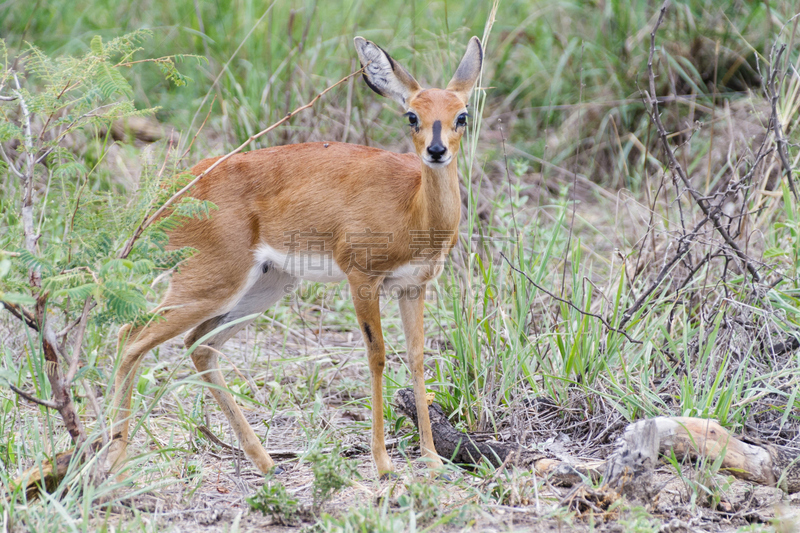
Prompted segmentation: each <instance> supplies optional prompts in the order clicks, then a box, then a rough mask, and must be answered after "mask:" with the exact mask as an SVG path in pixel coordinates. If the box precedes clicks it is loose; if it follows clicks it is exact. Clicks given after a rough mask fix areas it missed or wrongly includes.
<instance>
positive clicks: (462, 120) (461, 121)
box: [456, 113, 469, 127]
mask: <svg viewBox="0 0 800 533" xmlns="http://www.w3.org/2000/svg"><path fill="white" fill-rule="evenodd" d="M468 116H469V114H468V113H461V114H460V115H458V118H456V127H459V126H466V125H467V117H468Z"/></svg>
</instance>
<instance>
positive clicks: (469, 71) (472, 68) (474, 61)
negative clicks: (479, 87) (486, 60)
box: [447, 37, 483, 102]
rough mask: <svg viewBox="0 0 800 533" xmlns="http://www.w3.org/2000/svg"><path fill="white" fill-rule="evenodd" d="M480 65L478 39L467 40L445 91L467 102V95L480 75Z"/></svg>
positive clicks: (481, 58)
mask: <svg viewBox="0 0 800 533" xmlns="http://www.w3.org/2000/svg"><path fill="white" fill-rule="evenodd" d="M482 64H483V46H482V45H481V40H480V39H478V38H477V37H473V38H472V39H470V40H469V44H468V45H467V51H466V52H465V53H464V57H463V58H462V59H461V63H460V64H459V65H458V68H457V69H456V73H455V74H453V79H452V80H450V83H448V84H447V90H448V91H453V92H454V93H457V94H458V95H459V96H460V97H461V98H462V99H463V100H464V102H467V101H469V95H470V93H472V88H473V87H474V86H475V82H476V81H478V76H479V75H480V73H481V65H482Z"/></svg>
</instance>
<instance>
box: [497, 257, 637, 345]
mask: <svg viewBox="0 0 800 533" xmlns="http://www.w3.org/2000/svg"><path fill="white" fill-rule="evenodd" d="M500 257H502V258H503V259H504V260H505V262H506V263H508V266H509V267H511V270H514V271H515V272H518V273H519V274H522V275H523V276H525V279H527V280H528V282H529V283H530V284H531V285H533V286H534V287H536V288H537V289H539V290H540V291H542V292H543V293H545V294H546V295H548V296H549V297H550V298H553V299H555V300H558V301H559V302H561V303H563V304H566V305H568V306H569V307H571V308H572V309H574V310H575V311H577V312H579V313H580V314H582V315H584V316H590V317H593V318H596V319H598V320H599V321H600V322H602V323H603V325H604V326H605V327H606V328H607V329H608V330H609V331H613V332H615V333H619V334H620V335H622V336H624V337H625V338H626V339H628V340H629V341H630V342H632V343H634V344H643V343H642V341H637V340H636V339H633V338H631V336H630V335H628V333H627V332H625V331H623V330H621V329H617V328H615V327H614V326H612V325H611V324H609V323H608V321H607V320H606V319H605V318H603V317H602V316H600V315H597V314H595V313H590V312H588V311H584V310H583V309H581V308H580V307H578V306H576V305H575V304H574V303H572V302H570V301H569V300H565V299H564V298H559V297H558V296H556V295H555V294H553V293H552V292H550V291H548V290H547V289H545V288H544V287H542V286H541V285H539V284H538V283H536V282H535V281H533V280H532V279H531V277H530V276H528V275H527V274H526V273H525V272H523V271H522V270H520V269H518V268H517V267H515V266H514V265H513V264H512V263H511V261H509V260H508V258H507V257H506V256H505V254H504V253H503V252H500Z"/></svg>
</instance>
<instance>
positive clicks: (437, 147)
mask: <svg viewBox="0 0 800 533" xmlns="http://www.w3.org/2000/svg"><path fill="white" fill-rule="evenodd" d="M445 152H447V148H445V147H444V146H442V145H441V144H432V145H430V146H428V153H429V154H430V155H431V157H432V158H433V160H434V161H438V160H440V159H441V158H442V156H443V155H444V154H445Z"/></svg>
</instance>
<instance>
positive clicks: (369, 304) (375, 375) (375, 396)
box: [350, 280, 394, 477]
mask: <svg viewBox="0 0 800 533" xmlns="http://www.w3.org/2000/svg"><path fill="white" fill-rule="evenodd" d="M353 281H354V280H351V281H350V290H351V291H352V293H353V305H354V306H355V308H356V317H358V324H359V326H361V332H362V333H363V335H364V344H366V345H367V357H368V359H369V372H370V376H371V382H372V458H373V459H374V460H375V466H376V467H377V468H378V476H380V477H384V476H387V475H389V474H391V473H392V472H393V471H394V467H393V466H392V461H391V460H390V459H389V454H388V453H386V444H385V443H384V439H383V367H384V365H385V364H386V350H385V348H384V346H383V332H382V330H381V308H380V300H379V299H378V288H377V286H376V285H375V284H374V283H358V282H356V283H354V282H353Z"/></svg>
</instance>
